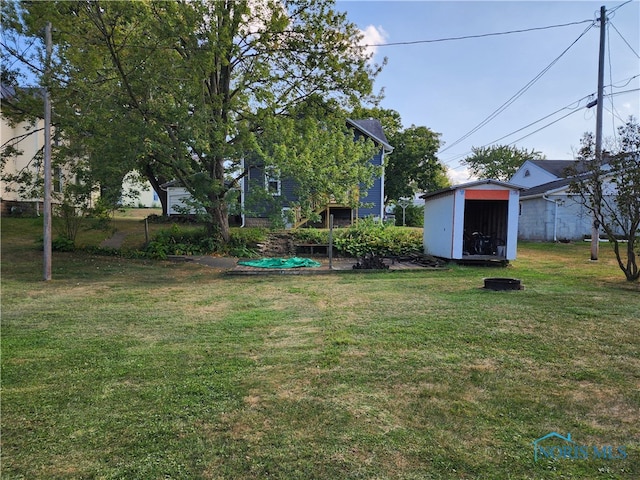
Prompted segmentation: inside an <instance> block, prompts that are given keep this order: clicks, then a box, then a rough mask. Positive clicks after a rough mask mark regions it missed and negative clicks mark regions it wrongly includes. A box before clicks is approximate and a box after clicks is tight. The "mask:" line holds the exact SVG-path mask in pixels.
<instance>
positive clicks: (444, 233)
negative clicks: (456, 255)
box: [423, 192, 455, 258]
mask: <svg viewBox="0 0 640 480" xmlns="http://www.w3.org/2000/svg"><path fill="white" fill-rule="evenodd" d="M454 198H455V197H454V194H453V192H452V193H451V194H449V195H446V196H442V197H438V198H434V199H429V201H428V202H425V207H424V230H423V231H424V233H423V245H424V253H425V254H427V255H434V256H436V257H444V258H451V254H452V242H453V231H454V226H453V224H454V220H453V210H454Z"/></svg>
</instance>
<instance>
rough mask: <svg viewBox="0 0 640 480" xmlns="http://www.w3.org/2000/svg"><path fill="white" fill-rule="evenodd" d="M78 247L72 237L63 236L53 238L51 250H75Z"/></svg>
mask: <svg viewBox="0 0 640 480" xmlns="http://www.w3.org/2000/svg"><path fill="white" fill-rule="evenodd" d="M75 249H76V243H75V242H74V241H73V240H71V239H70V238H67V237H64V236H61V237H57V238H54V239H53V240H51V250H52V251H54V252H73V251H74V250H75Z"/></svg>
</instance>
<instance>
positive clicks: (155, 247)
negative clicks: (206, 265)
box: [144, 224, 266, 259]
mask: <svg viewBox="0 0 640 480" xmlns="http://www.w3.org/2000/svg"><path fill="white" fill-rule="evenodd" d="M265 238H266V230H265V229H261V228H237V229H233V230H232V231H231V238H230V240H229V242H228V243H226V244H223V243H220V242H218V241H216V238H215V237H211V236H210V235H209V234H208V233H207V229H206V228H205V227H197V228H193V227H189V228H184V227H182V226H180V225H177V224H173V225H171V227H170V228H169V229H167V230H161V231H160V232H159V233H158V234H156V236H155V238H154V239H153V240H152V241H150V242H149V244H148V245H147V246H146V247H145V248H144V254H145V255H146V256H148V257H149V258H156V259H166V258H167V257H168V256H169V255H207V254H211V253H218V254H223V255H231V256H234V257H251V256H255V253H256V248H257V244H258V243H260V242H262V241H263V240H264V239H265Z"/></svg>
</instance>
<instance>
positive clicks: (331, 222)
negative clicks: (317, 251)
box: [328, 214, 333, 270]
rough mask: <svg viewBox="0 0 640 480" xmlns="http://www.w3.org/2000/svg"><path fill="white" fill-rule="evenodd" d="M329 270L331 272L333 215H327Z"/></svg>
mask: <svg viewBox="0 0 640 480" xmlns="http://www.w3.org/2000/svg"><path fill="white" fill-rule="evenodd" d="M328 248H329V252H328V253H329V270H333V214H331V215H329V247H328Z"/></svg>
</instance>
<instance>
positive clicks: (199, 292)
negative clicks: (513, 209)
mask: <svg viewBox="0 0 640 480" xmlns="http://www.w3.org/2000/svg"><path fill="white" fill-rule="evenodd" d="M125 220H126V219H123V220H122V221H123V222H124V221H125ZM129 221H131V222H138V223H136V226H135V228H134V227H132V229H135V230H136V232H139V225H140V224H139V219H131V220H129ZM39 222H40V220H39V219H36V220H30V219H5V218H3V219H2V265H1V266H2V419H1V422H2V423H1V426H2V472H1V473H2V478H3V480H4V479H18V478H20V479H22V478H24V479H53V478H69V479H78V478H99V479H110V478H123V479H168V478H172V479H174V478H183V479H194V478H195V479H197V478H202V479H255V478H279V479H372V478H376V479H387V478H389V479H458V478H460V479H548V478H558V479H560V478H562V479H566V478H573V479H591V478H594V479H600V478H602V479H609V478H615V479H637V478H640V314H639V312H640V286H639V285H638V284H628V283H627V282H626V281H625V280H624V276H623V274H622V272H620V271H619V270H618V268H617V266H616V265H615V263H614V261H613V257H612V254H611V252H610V249H609V247H608V246H607V245H603V246H602V248H601V260H600V261H598V262H590V261H589V260H588V259H589V244H588V243H585V244H577V245H576V244H553V245H551V244H522V245H520V246H519V254H518V259H517V260H516V261H514V262H512V266H511V267H509V268H508V269H506V270H504V269H495V268H479V267H457V266H452V267H451V268H450V269H449V270H447V271H440V272H434V271H423V272H384V273H370V274H355V273H354V274H352V273H346V274H336V275H331V276H309V277H300V276H286V275H285V276H264V277H262V276H261V277H225V276H223V275H222V274H221V272H217V271H215V270H212V269H210V268H208V267H204V266H200V265H195V264H190V263H170V262H152V261H143V260H124V259H120V258H115V257H103V256H94V255H89V254H86V253H81V252H76V253H55V254H54V260H53V280H52V281H51V282H47V283H45V282H43V281H42V280H41V278H42V259H41V252H39V251H38V250H37V247H36V243H35V238H36V237H37V236H38V234H39V233H40V231H41V227H40V223H39ZM132 225H133V224H132ZM119 228H124V227H119ZM87 235H89V234H87ZM87 238H88V237H87ZM94 240H96V241H99V239H97V238H95V239H94ZM487 276H509V277H515V278H519V279H521V280H522V282H523V284H524V285H525V290H523V291H511V292H491V291H485V290H483V289H482V288H480V287H482V285H483V281H482V279H483V278H484V277H487ZM550 432H558V433H559V434H561V435H563V436H565V435H566V434H567V433H571V437H572V439H573V440H574V441H575V442H576V443H577V444H579V445H580V446H582V445H584V446H588V449H589V450H588V452H589V455H588V458H587V459H585V458H582V457H580V455H579V453H576V452H579V450H578V449H577V448H576V449H574V450H572V452H573V453H574V456H576V457H577V458H574V459H572V458H557V459H550V458H546V457H544V456H543V457H542V458H540V456H539V459H538V461H534V447H533V441H534V440H536V439H538V438H540V437H542V436H544V435H546V434H548V433H550ZM544 445H545V446H546V447H549V450H552V448H551V447H552V446H554V445H562V446H564V445H566V444H565V443H563V442H560V441H558V440H557V439H556V440H554V439H550V440H547V441H546V442H545V443H544ZM593 446H596V447H597V448H598V451H599V452H603V451H605V452H606V447H607V446H612V450H611V452H612V453H611V456H614V455H616V456H622V455H618V454H619V453H620V450H618V447H621V448H622V450H621V451H622V452H624V454H625V455H624V456H626V458H609V459H598V458H594V455H593ZM585 451H586V450H585Z"/></svg>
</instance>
